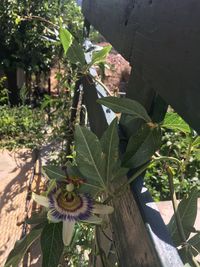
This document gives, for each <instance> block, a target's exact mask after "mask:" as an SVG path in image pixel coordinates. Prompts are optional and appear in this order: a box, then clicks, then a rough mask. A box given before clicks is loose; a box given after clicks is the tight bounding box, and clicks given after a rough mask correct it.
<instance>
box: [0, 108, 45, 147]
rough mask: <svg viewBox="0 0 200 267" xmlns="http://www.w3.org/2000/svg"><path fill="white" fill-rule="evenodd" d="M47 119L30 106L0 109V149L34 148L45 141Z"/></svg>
mask: <svg viewBox="0 0 200 267" xmlns="http://www.w3.org/2000/svg"><path fill="white" fill-rule="evenodd" d="M44 126H45V118H44V115H43V114H42V112H41V111H40V110H38V109H35V110H32V109H30V108H29V107H28V106H20V107H14V108H10V107H9V106H2V107H0V140H1V141H0V147H4V148H8V149H13V148H15V147H28V148H34V147H38V146H40V145H41V144H42V142H43V140H44V131H45V129H44Z"/></svg>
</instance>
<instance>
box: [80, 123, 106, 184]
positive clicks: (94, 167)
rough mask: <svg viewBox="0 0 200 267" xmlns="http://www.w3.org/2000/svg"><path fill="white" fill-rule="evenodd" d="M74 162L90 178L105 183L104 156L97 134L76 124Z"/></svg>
mask: <svg viewBox="0 0 200 267" xmlns="http://www.w3.org/2000/svg"><path fill="white" fill-rule="evenodd" d="M75 147H76V152H77V157H76V162H77V165H78V168H79V170H80V172H81V173H82V174H83V175H84V177H87V178H88V179H90V180H95V181H97V182H98V183H99V184H100V185H102V186H104V185H105V157H103V153H102V149H101V145H100V142H99V140H98V138H97V136H96V135H95V134H94V133H92V132H91V131H89V130H88V129H87V128H84V127H80V126H78V125H77V126H76V129H75Z"/></svg>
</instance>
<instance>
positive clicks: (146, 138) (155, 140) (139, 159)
mask: <svg viewBox="0 0 200 267" xmlns="http://www.w3.org/2000/svg"><path fill="white" fill-rule="evenodd" d="M160 145H161V133H160V128H159V127H149V126H148V125H146V124H145V125H143V126H142V127H141V128H140V129H139V130H138V132H137V133H136V134H135V135H133V136H131V137H130V139H129V142H128V145H127V149H126V152H125V154H124V156H123V160H122V164H123V166H125V167H130V168H137V167H139V166H141V165H142V164H144V163H146V162H147V161H149V160H150V158H151V157H152V156H153V154H154V153H155V152H156V150H158V148H159V147H160Z"/></svg>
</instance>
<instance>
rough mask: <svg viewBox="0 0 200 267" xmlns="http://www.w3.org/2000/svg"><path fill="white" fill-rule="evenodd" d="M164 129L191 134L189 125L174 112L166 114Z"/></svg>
mask: <svg viewBox="0 0 200 267" xmlns="http://www.w3.org/2000/svg"><path fill="white" fill-rule="evenodd" d="M162 127H164V128H168V129H172V130H176V131H181V132H183V133H190V127H189V125H188V124H187V123H186V122H185V121H184V120H183V119H182V118H181V117H180V116H179V115H178V114H177V113H174V112H170V113H167V114H166V116H165V119H164V122H163V124H162Z"/></svg>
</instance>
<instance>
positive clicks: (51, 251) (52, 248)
mask: <svg viewBox="0 0 200 267" xmlns="http://www.w3.org/2000/svg"><path fill="white" fill-rule="evenodd" d="M41 248H42V267H57V266H58V264H59V261H60V258H61V255H62V253H63V249H64V245H63V242H62V223H48V224H46V226H45V227H44V229H43V231H42V234H41Z"/></svg>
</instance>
